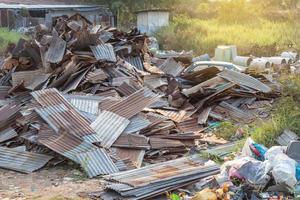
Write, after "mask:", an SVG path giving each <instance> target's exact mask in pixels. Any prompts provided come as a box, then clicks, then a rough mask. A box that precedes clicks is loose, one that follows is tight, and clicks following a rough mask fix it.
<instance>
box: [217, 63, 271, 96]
mask: <svg viewBox="0 0 300 200" xmlns="http://www.w3.org/2000/svg"><path fill="white" fill-rule="evenodd" d="M218 76H220V77H222V78H224V79H226V80H228V81H231V82H233V83H236V84H239V85H243V86H246V87H249V88H251V89H254V90H258V91H261V92H264V93H269V92H271V91H272V89H271V88H270V87H269V86H267V85H266V84H264V83H262V82H260V81H259V80H257V79H255V78H253V77H251V76H249V75H247V74H243V73H240V72H236V71H232V70H227V69H224V70H223V71H222V72H220V73H219V74H218Z"/></svg>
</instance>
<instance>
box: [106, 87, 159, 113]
mask: <svg viewBox="0 0 300 200" xmlns="http://www.w3.org/2000/svg"><path fill="white" fill-rule="evenodd" d="M158 99H159V95H158V94H155V93H153V92H152V91H151V90H150V89H148V88H146V87H144V88H142V89H140V90H138V91H136V92H135V93H133V94H132V95H130V96H128V97H126V98H125V99H124V100H122V101H121V102H119V103H116V104H114V105H112V106H111V107H109V108H107V109H106V110H107V111H110V112H113V113H115V114H117V115H120V116H122V117H124V118H127V119H129V118H131V117H133V116H134V115H136V114H138V113H139V112H141V111H142V110H143V109H144V108H145V107H147V106H148V105H150V104H152V103H154V102H155V101H157V100H158Z"/></svg>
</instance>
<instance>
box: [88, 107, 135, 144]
mask: <svg viewBox="0 0 300 200" xmlns="http://www.w3.org/2000/svg"><path fill="white" fill-rule="evenodd" d="M129 123H130V121H129V120H128V119H126V118H124V117H121V116H120V115H117V114H115V113H113V112H109V111H103V112H101V113H100V114H99V116H98V117H97V119H96V120H95V121H94V122H93V123H92V124H91V127H92V128H93V129H94V130H95V132H96V133H97V137H99V138H100V139H101V146H103V147H106V148H109V147H111V145H112V144H113V143H114V142H115V141H116V140H117V139H118V137H119V136H120V135H121V134H122V132H123V131H124V130H125V128H126V127H127V126H128V124H129Z"/></svg>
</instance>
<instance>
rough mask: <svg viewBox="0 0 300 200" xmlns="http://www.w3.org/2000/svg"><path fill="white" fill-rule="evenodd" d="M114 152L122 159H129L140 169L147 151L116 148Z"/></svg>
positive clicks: (113, 149)
mask: <svg viewBox="0 0 300 200" xmlns="http://www.w3.org/2000/svg"><path fill="white" fill-rule="evenodd" d="M112 151H113V152H114V153H115V154H116V155H117V156H118V157H119V158H121V159H129V160H130V161H131V162H132V164H133V165H134V166H135V167H137V168H139V167H141V165H142V162H143V159H144V156H145V150H143V149H128V148H119V147H114V148H112Z"/></svg>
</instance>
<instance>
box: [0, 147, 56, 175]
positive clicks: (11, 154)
mask: <svg viewBox="0 0 300 200" xmlns="http://www.w3.org/2000/svg"><path fill="white" fill-rule="evenodd" d="M52 158H53V157H52V156H48V155H44V154H38V153H33V152H20V151H17V150H15V149H10V148H6V147H0V167H1V168H5V169H10V170H15V171H18V172H23V173H31V172H34V171H36V170H38V169H40V168H42V167H43V166H44V165H46V164H47V162H48V161H49V160H51V159H52Z"/></svg>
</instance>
